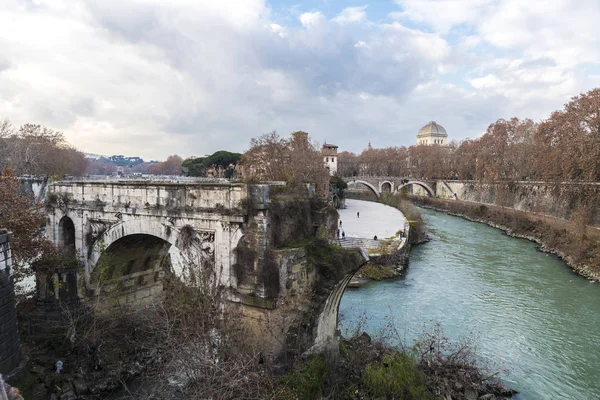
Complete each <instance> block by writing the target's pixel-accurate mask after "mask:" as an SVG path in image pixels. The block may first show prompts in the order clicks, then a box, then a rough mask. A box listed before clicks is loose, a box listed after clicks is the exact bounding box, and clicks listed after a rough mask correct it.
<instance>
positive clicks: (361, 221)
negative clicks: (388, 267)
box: [336, 199, 406, 254]
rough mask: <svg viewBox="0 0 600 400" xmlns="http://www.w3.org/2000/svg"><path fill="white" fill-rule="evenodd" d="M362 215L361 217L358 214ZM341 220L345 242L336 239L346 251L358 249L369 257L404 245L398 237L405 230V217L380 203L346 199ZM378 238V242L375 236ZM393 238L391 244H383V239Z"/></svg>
mask: <svg viewBox="0 0 600 400" xmlns="http://www.w3.org/2000/svg"><path fill="white" fill-rule="evenodd" d="M357 212H358V213H360V218H359V217H358V216H357V215H356V213H357ZM338 213H339V215H340V221H342V225H341V226H340V225H339V223H338V227H339V228H340V238H341V235H342V231H343V232H344V233H345V234H346V239H345V240H343V239H340V240H337V241H336V243H337V244H339V245H341V246H342V247H344V248H352V247H359V248H361V249H363V250H365V251H367V252H368V253H369V254H385V253H389V252H394V251H396V250H397V249H398V246H400V245H403V240H400V238H399V237H397V236H396V233H397V232H398V231H400V230H404V225H405V223H406V218H404V215H403V214H402V213H401V212H400V211H399V210H398V209H396V208H394V207H390V206H386V205H384V204H381V203H374V202H371V201H362V200H348V199H347V200H346V208H345V209H343V210H338ZM375 235H377V239H378V240H374V239H373V237H374V236H375ZM388 238H394V240H393V241H392V242H389V241H388V243H387V244H384V243H385V242H383V240H384V239H388Z"/></svg>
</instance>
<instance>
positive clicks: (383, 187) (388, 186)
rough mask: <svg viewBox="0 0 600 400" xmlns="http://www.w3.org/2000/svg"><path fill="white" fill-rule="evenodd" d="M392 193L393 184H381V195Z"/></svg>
mask: <svg viewBox="0 0 600 400" xmlns="http://www.w3.org/2000/svg"><path fill="white" fill-rule="evenodd" d="M391 192H392V184H391V183H390V182H383V183H382V184H381V193H391Z"/></svg>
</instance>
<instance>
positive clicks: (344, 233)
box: [336, 211, 377, 240]
mask: <svg viewBox="0 0 600 400" xmlns="http://www.w3.org/2000/svg"><path fill="white" fill-rule="evenodd" d="M356 218H360V212H359V211H357V212H356ZM340 232H341V235H342V240H346V232H344V231H343V230H342V221H341V220H340V229H338V230H337V231H336V235H337V238H338V240H340ZM375 238H376V239H377V237H375Z"/></svg>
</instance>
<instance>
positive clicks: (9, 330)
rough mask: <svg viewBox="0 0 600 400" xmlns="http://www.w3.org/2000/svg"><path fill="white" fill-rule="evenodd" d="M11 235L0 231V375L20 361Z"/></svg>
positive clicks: (6, 372)
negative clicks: (11, 273)
mask: <svg viewBox="0 0 600 400" xmlns="http://www.w3.org/2000/svg"><path fill="white" fill-rule="evenodd" d="M10 239H11V234H10V233H8V232H7V231H5V230H0V373H2V374H8V373H9V372H10V371H11V370H12V369H13V368H15V367H16V366H17V365H18V364H19V361H20V360H21V345H20V344H19V333H18V331H17V312H16V308H15V292H14V287H13V283H12V279H11V276H10V269H11V266H12V258H11V250H10Z"/></svg>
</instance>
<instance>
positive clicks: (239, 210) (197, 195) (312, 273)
mask: <svg viewBox="0 0 600 400" xmlns="http://www.w3.org/2000/svg"><path fill="white" fill-rule="evenodd" d="M270 189H271V187H270V186H269V185H266V184H265V185H246V184H242V183H229V182H212V183H211V182H188V181H186V182H176V181H127V180H123V181H88V180H80V181H63V182H57V183H54V184H52V185H50V187H49V189H48V194H47V199H46V209H47V211H48V225H47V235H48V237H49V238H50V239H51V240H52V241H53V242H54V243H55V244H56V245H57V246H58V247H59V248H61V249H62V250H63V251H64V252H68V253H70V254H74V255H75V256H76V258H78V259H79V260H80V263H81V264H82V265H83V268H82V270H80V271H77V270H76V269H71V270H64V271H60V272H58V273H56V274H55V275H53V276H47V277H40V276H38V290H39V292H41V293H42V296H46V297H55V298H56V299H65V300H68V299H71V300H73V299H77V300H83V301H88V302H89V300H91V299H100V300H101V299H105V298H110V299H111V301H110V302H108V304H107V305H106V307H111V306H113V307H114V305H115V302H116V303H117V304H120V305H127V306H130V307H143V306H145V305H147V304H149V303H152V302H154V301H159V300H160V298H161V296H162V292H163V289H164V287H163V279H162V278H163V276H164V274H165V273H166V272H167V271H175V273H176V274H177V275H178V276H179V277H180V278H181V279H182V280H184V281H185V282H188V283H189V284H193V285H210V287H211V288H215V289H217V290H216V291H215V292H217V293H219V296H220V299H221V300H225V302H224V303H221V304H224V306H223V307H225V308H226V309H228V310H232V311H234V312H238V313H239V315H241V317H240V318H241V321H243V323H244V324H246V325H247V326H248V328H249V330H250V331H251V332H253V335H249V337H253V338H254V339H252V340H254V343H255V344H257V346H259V348H262V349H263V353H264V354H265V355H270V356H271V357H272V358H271V359H275V357H276V356H277V354H279V353H280V351H281V350H282V349H285V348H286V346H287V343H286V341H285V339H284V338H285V337H286V334H287V332H289V331H290V330H296V328H297V325H300V324H301V325H302V326H303V327H305V328H303V329H305V330H306V329H308V330H307V331H306V332H304V335H303V337H304V343H303V346H301V347H302V348H304V349H305V350H307V349H308V348H310V347H314V345H315V343H316V344H317V345H318V346H319V347H322V346H321V345H322V344H330V343H335V342H336V337H335V335H336V331H335V328H336V326H333V329H332V328H331V321H332V320H333V321H336V323H337V307H334V308H331V307H329V308H327V307H325V303H327V304H331V301H333V302H334V303H335V304H337V303H339V297H340V293H339V291H332V290H331V288H332V287H334V286H338V283H340V282H341V281H342V280H345V279H346V278H347V276H349V275H353V274H354V272H355V271H356V270H358V268H359V267H360V265H361V264H362V263H363V262H364V260H363V259H362V258H361V256H360V254H358V256H353V258H351V262H347V263H346V264H347V265H343V266H341V267H340V268H341V269H340V270H339V271H336V273H335V274H333V275H331V274H329V275H327V276H326V277H323V276H319V274H320V270H319V268H318V267H316V266H315V265H313V261H312V260H314V257H309V254H308V252H309V250H307V248H304V247H299V248H290V246H289V245H286V244H285V243H286V242H294V240H295V241H297V240H298V238H301V237H307V236H310V235H317V236H320V237H323V238H324V239H325V240H326V241H328V240H332V239H333V237H334V235H335V230H336V228H337V218H338V216H337V212H336V211H335V210H334V209H332V208H331V207H329V206H326V205H321V206H319V207H321V208H318V209H315V208H314V207H316V206H315V204H319V203H318V202H317V201H313V200H310V199H309V198H308V194H307V195H306V196H305V197H306V199H305V200H298V196H293V197H291V196H290V197H289V198H293V200H278V201H277V202H276V203H272V202H271V199H270V193H271V190H270ZM281 191H282V190H278V192H281ZM307 193H311V191H310V190H307ZM312 193H314V190H313V191H312ZM289 198H288V199H289ZM325 243H326V242H325ZM240 249H241V250H243V249H246V250H248V251H246V252H245V253H244V252H241V250H240ZM243 254H251V255H252V258H251V259H243V258H241V257H242V255H243ZM246 257H247V256H246ZM361 260H362V261H361ZM201 277H202V278H201ZM57 281H58V282H61V284H60V285H59V286H58V288H56V289H57V290H54V289H55V288H54V286H55V283H54V282H57ZM40 282H41V283H40ZM338 287H339V286H338ZM344 287H345V285H344ZM317 294H318V295H317ZM323 296H325V297H323ZM329 296H334V297H335V300H329V302H327V298H328V297H329ZM89 303H90V304H91V303H92V302H89ZM99 303H102V302H99ZM103 309H105V308H103ZM301 310H304V311H302V312H301ZM305 310H311V312H310V313H307V312H305ZM315 310H316V311H317V312H316V313H315V312H314V311H315ZM324 314H326V315H324ZM323 320H324V321H327V329H325V328H323V324H324V323H321V322H320V321H323ZM319 325H321V327H320V328H319ZM306 327H308V328H306ZM273 332H280V333H281V334H280V335H279V336H278V337H273ZM295 336H299V335H295ZM248 340H250V339H248Z"/></svg>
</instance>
